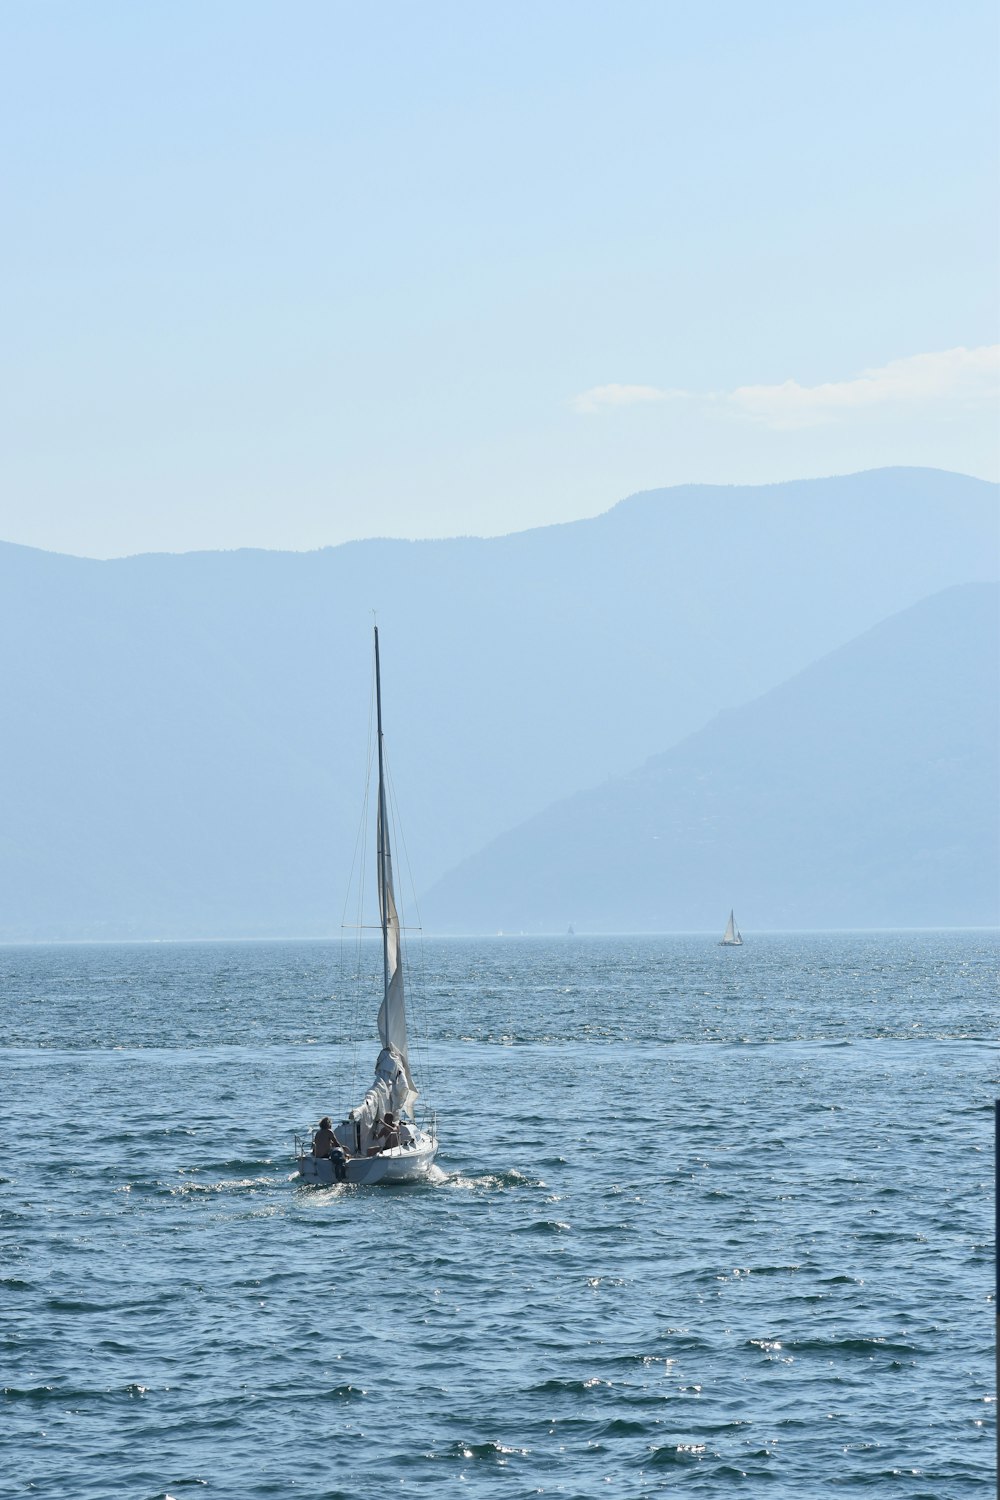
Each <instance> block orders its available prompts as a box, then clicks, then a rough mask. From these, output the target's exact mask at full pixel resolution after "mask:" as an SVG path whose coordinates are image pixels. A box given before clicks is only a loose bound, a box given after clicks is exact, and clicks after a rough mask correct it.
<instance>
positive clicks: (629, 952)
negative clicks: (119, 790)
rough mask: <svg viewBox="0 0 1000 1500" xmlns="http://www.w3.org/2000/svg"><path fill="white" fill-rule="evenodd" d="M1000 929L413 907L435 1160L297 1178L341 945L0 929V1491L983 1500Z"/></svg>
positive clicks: (84, 1499)
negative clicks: (799, 930)
mask: <svg viewBox="0 0 1000 1500" xmlns="http://www.w3.org/2000/svg"><path fill="white" fill-rule="evenodd" d="M373 951H374V950H373ZM997 956H998V954H997V940H996V938H995V937H993V936H987V935H984V934H864V935H854V936H847V935H822V936H813V937H810V936H798V937H788V938H782V937H766V938H765V937H762V938H758V939H756V940H752V941H748V942H747V944H746V946H745V947H744V948H743V949H739V950H733V951H730V950H725V949H722V948H719V947H717V946H716V945H715V944H714V943H713V942H712V941H711V940H709V939H695V938H672V939H652V938H643V939H587V938H572V937H567V938H564V939H561V940H541V939H537V940H509V939H495V940H491V941H471V940H470V941H465V942H433V941H429V942H427V943H426V944H425V945H424V948H423V953H422V956H421V955H419V954H418V955H417V960H416V964H415V967H416V969H418V970H419V971H420V977H421V980H422V983H421V987H420V988H421V993H420V997H419V1004H418V1005H417V1007H416V1019H417V1020H418V1021H420V1022H421V1023H422V1028H421V1029H422V1033H423V1038H424V1046H423V1047H422V1049H421V1050H420V1051H419V1052H418V1054H417V1056H418V1059H419V1061H418V1063H417V1070H418V1082H419V1083H420V1084H421V1086H422V1088H423V1092H424V1095H425V1097H426V1100H427V1102H428V1104H429V1105H432V1106H433V1107H435V1108H436V1109H437V1111H438V1115H439V1127H440V1134H441V1141H442V1147H441V1154H440V1159H439V1165H440V1180H439V1181H437V1182H435V1183H434V1184H431V1185H428V1186H426V1187H420V1188H403V1189H395V1190H391V1189H367V1190H366V1189H353V1188H344V1187H335V1188H329V1189H316V1188H312V1189H310V1188H304V1187H300V1186H298V1185H297V1183H296V1181H295V1179H294V1178H293V1176H292V1168H293V1163H292V1159H291V1147H292V1139H291V1134H292V1131H293V1129H294V1128H296V1127H303V1126H306V1125H308V1124H309V1123H310V1122H315V1120H316V1119H317V1117H318V1115H319V1114H320V1113H322V1112H325V1111H329V1112H331V1113H334V1112H335V1111H336V1110H338V1109H340V1108H342V1107H343V1106H344V1105H346V1104H348V1103H350V1102H351V1100H352V1097H353V1095H352V1089H354V1090H357V1088H358V1087H359V1085H362V1084H363V1083H365V1082H367V1076H368V1073H369V1071H370V1068H371V1065H372V1063H373V1062H374V1057H375V1052H376V1050H377V1049H376V1044H375V1040H374V1036H373V1026H372V1015H373V1009H372V1006H371V1003H370V1001H369V999H368V998H367V997H365V996H363V995H362V997H361V999H360V1000H359V999H358V997H357V995H356V994H355V993H354V991H353V989H352V988H351V987H350V986H349V985H347V983H346V982H345V980H344V977H343V975H344V972H345V966H344V965H343V963H342V959H341V955H340V951H339V948H338V945H336V944H329V945H324V944H319V943H317V944H308V943H298V944H295V943H284V944H241V945H223V944H205V945H177V946H174V945H152V946H148V947H146V946H107V947H94V946H88V947H61V948H6V949H0V997H2V999H0V1047H2V1050H0V1147H2V1159H0V1230H2V1239H0V1297H2V1307H3V1318H2V1323H0V1361H2V1363H0V1387H2V1400H0V1475H2V1476H3V1479H0V1490H2V1491H3V1493H4V1494H7V1493H9V1494H10V1495H12V1496H21V1495H25V1496H26V1495H34V1496H51V1497H58V1500H68V1497H72V1500H106V1497H119V1496H121V1497H129V1500H154V1497H157V1500H162V1497H163V1496H165V1495H168V1496H172V1497H174V1500H187V1497H193V1496H197V1495H201V1494H204V1495H206V1496H215V1497H226V1500H230V1497H231V1500H238V1497H239V1500H253V1497H264V1496H288V1495H302V1496H304V1497H308V1500H321V1497H322V1500H333V1497H350V1500H355V1497H359V1496H363V1495H367V1494H375V1493H386V1492H390V1493H395V1492H397V1491H398V1492H408V1493H414V1494H419V1493H423V1494H427V1495H433V1496H438V1495H445V1496H451V1495H462V1494H464V1495H468V1496H470V1497H473V1500H475V1497H486V1496H490V1497H494V1496H495V1497H498V1500H499V1497H503V1500H507V1497H511V1500H516V1497H520V1496H529V1495H539V1494H549V1495H559V1496H566V1497H580V1500H582V1497H588V1500H589V1497H591V1496H595V1497H596V1496H611V1497H622V1500H628V1497H633V1496H645V1495H659V1494H680V1493H688V1494H691V1495H712V1496H723V1495H728V1494H729V1492H730V1491H731V1490H734V1489H736V1490H738V1491H739V1492H740V1493H741V1494H746V1495H750V1496H754V1495H758V1494H759V1495H762V1496H763V1495H768V1496H773V1497H786V1496H787V1497H794V1500H811V1497H814V1496H818V1495H819V1494H820V1493H821V1489H820V1486H821V1485H822V1486H823V1487H824V1488H830V1489H833V1490H843V1491H860V1492H868V1493H870V1494H872V1495H878V1496H881V1495H898V1496H900V1497H907V1500H916V1497H927V1500H948V1497H952V1496H954V1497H965V1496H973V1495H975V1496H986V1495H989V1494H991V1493H993V1483H994V1478H993V1476H994V1463H993V1460H994V1451H995V1450H994V1442H995V1434H994V1426H993V1424H994V1422H995V1413H996V1406H995V1400H994V1381H993V1356H992V1338H993V1319H994V1309H993V1306H992V1302H991V1291H992V1287H993V1245H992V1173H993V1152H992V1100H993V1097H994V1095H995V1093H996V1092H997V1091H998V1080H997V1061H998V1054H997V1047H996V975H997ZM371 958H372V954H371V953H369V952H368V950H367V948H366V949H365V950H364V962H365V965H366V966H368V967H371V964H370V962H369V960H370V959H371ZM349 966H350V965H349V961H348V964H347V967H349ZM358 1031H360V1032H361V1033H362V1034H361V1037H360V1044H359V1042H358V1037H357V1035H356V1033H357V1032H358ZM5 1484H6V1485H7V1487H8V1488H7V1489H4V1485H5Z"/></svg>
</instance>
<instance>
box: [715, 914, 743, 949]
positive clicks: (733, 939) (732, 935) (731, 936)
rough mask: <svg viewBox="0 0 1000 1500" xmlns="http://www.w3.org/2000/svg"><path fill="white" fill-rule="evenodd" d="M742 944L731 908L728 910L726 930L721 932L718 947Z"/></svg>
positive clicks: (737, 946)
mask: <svg viewBox="0 0 1000 1500" xmlns="http://www.w3.org/2000/svg"><path fill="white" fill-rule="evenodd" d="M742 946H743V939H742V937H741V936H740V929H739V928H738V927H737V925H736V922H735V920H734V918H733V913H732V910H730V912H729V921H728V922H727V923H726V930H725V932H724V933H723V934H722V938H721V941H720V943H719V947H720V948H742Z"/></svg>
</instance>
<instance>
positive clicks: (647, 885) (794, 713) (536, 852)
mask: <svg viewBox="0 0 1000 1500" xmlns="http://www.w3.org/2000/svg"><path fill="white" fill-rule="evenodd" d="M422 905H423V908H424V916H425V920H426V921H428V922H429V924H430V925H431V926H432V927H433V928H435V929H440V930H449V929H451V928H457V929H459V930H463V929H465V930H470V929H471V930H479V931H483V930H487V931H492V930H496V929H498V928H500V929H503V930H505V931H514V932H517V931H521V930H524V931H529V932H530V931H549V932H558V931H564V930H565V929H566V927H567V924H568V923H570V922H572V923H574V924H575V926H576V930H577V931H578V932H579V931H649V930H653V931H664V930H682V931H683V930H694V931H697V930H705V929H706V928H707V929H709V930H714V929H717V930H718V931H719V932H720V933H721V931H722V928H723V926H724V924H725V919H726V916H727V914H728V911H729V908H730V906H731V905H735V907H736V911H737V917H738V919H739V921H740V924H741V926H742V928H743V931H744V933H747V932H752V931H753V929H754V928H755V927H758V928H772V929H773V928H779V929H781V928H784V929H794V928H817V927H819V928H831V927H894V926H904V927H919V926H962V925H971V926H975V925H982V926H991V925H996V924H998V923H1000V590H998V588H997V586H996V585H995V584H993V585H991V584H968V585H965V586H964V587H958V588H953V589H949V590H947V591H945V592H943V593H939V594H937V595H935V596H934V597H933V598H930V599H927V600H925V601H923V602H922V603H920V604H917V605H915V606H913V607H911V608H910V609H908V610H905V611H903V612H902V613H900V614H896V615H894V616H893V617H892V618H891V619H889V620H886V621H884V622H883V623H882V624H880V625H878V626H876V627H875V628H874V629H872V630H870V631H868V632H866V633H865V634H864V635H863V636H861V637H859V638H858V639H857V640H855V641H852V642H851V643H850V644H849V645H847V646H845V647H843V648H841V649H840V650H838V651H835V652H833V653H832V654H831V655H829V656H827V657H825V658H824V659H823V660H822V661H819V662H817V663H816V664H815V665H813V666H811V667H808V668H807V669H806V670H805V671H804V672H802V673H800V674H798V675H797V676H796V677H794V678H793V679H792V680H791V681H789V682H787V683H785V684H783V685H782V686H781V687H779V688H776V689H774V690H773V691H771V692H769V693H766V694H765V695H764V696H763V697H760V698H758V699H756V700H754V701H753V702H752V703H748V704H745V705H744V706H743V707H741V708H738V709H735V710H731V711H729V712H726V713H724V714H721V715H719V716H718V717H717V718H715V719H713V721H712V722H711V723H710V724H709V725H707V726H706V727H705V728H704V729H702V730H700V731H699V732H698V733H697V734H693V735H691V736H689V737H688V738H686V739H685V740H683V741H682V742H681V743H680V744H679V745H676V746H675V747H674V748H673V749H672V750H669V751H668V752H667V753H666V754H663V755H658V756H655V757H654V758H653V759H651V760H649V761H647V763H646V764H645V765H644V766H642V767H641V768H640V769H639V770H637V771H635V772H633V773H632V774H631V775H629V776H626V777H621V778H617V779H615V780H612V781H609V782H608V783H606V784H605V785H603V786H601V787H599V788H597V789H595V790H593V791H588V792H582V793H578V794H577V795H576V796H574V797H570V798H567V799H566V800H564V801H562V802H559V803H557V804H556V805H555V806H554V807H552V808H549V809H547V810H546V811H545V812H544V813H542V814H540V815H539V816H537V817H535V818H533V819H532V820H530V821H529V822H527V823H525V824H523V825H522V826H521V827H519V828H516V829H514V830H513V831H512V832H510V833H507V834H505V835H503V836H502V837H501V838H499V839H497V840H495V841H494V842H493V843H492V844H490V845H489V847H488V848H486V849H484V850H483V851H482V852H481V853H479V854H477V855H476V856H475V857H474V858H472V859H470V860H466V861H465V862H464V863H463V864H461V865H460V866H459V867H458V869H456V870H455V871H453V872H452V873H451V874H450V875H448V876H447V877H446V878H445V879H444V880H443V881H441V882H440V883H439V884H438V885H437V886H436V887H435V888H434V890H433V891H431V892H430V893H429V895H428V896H427V897H426V898H425V900H424V902H423V903H422Z"/></svg>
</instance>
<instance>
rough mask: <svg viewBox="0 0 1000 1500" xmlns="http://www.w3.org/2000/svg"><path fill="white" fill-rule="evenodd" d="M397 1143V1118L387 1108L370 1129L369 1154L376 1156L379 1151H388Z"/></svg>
mask: <svg viewBox="0 0 1000 1500" xmlns="http://www.w3.org/2000/svg"><path fill="white" fill-rule="evenodd" d="M398 1145H399V1119H398V1117H397V1116H396V1115H395V1114H394V1113H393V1111H392V1110H391V1109H387V1110H386V1112H385V1114H384V1115H383V1116H382V1118H381V1120H379V1122H378V1124H377V1125H376V1126H375V1129H374V1130H373V1131H372V1145H371V1146H369V1148H368V1155H369V1156H378V1154H379V1152H380V1151H390V1150H391V1149H392V1147H393V1146H398Z"/></svg>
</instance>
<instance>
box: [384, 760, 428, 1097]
mask: <svg viewBox="0 0 1000 1500" xmlns="http://www.w3.org/2000/svg"><path fill="white" fill-rule="evenodd" d="M383 759H384V761H385V779H386V788H387V790H388V793H389V814H390V817H391V820H392V833H393V837H395V836H396V835H397V834H398V835H399V847H400V848H402V851H403V861H404V864H405V866H406V877H407V879H408V881H409V887H410V892H411V895H412V897H413V905H414V907H415V908H416V909H417V921H418V923H419V921H420V910H419V903H418V901H417V892H416V885H415V883H414V880H413V869H412V867H411V865H410V857H409V853H408V852H407V847H406V838H405V835H404V833H403V825H402V819H401V818H400V816H399V806H398V804H397V801H396V788H395V784H394V782H393V779H392V768H391V767H390V765H389V760H388V756H387V755H384V756H383ZM401 873H402V872H401ZM416 931H417V932H420V933H421V934H422V932H423V929H422V927H420V926H418V927H417V928H416ZM402 947H403V938H402V932H401V933H400V948H402ZM420 953H421V972H420V975H419V976H418V974H417V973H416V971H415V970H411V973H412V977H413V979H414V980H416V981H417V983H415V984H414V985H412V986H411V989H410V1015H411V1017H412V1020H413V1032H414V1036H413V1044H414V1052H415V1053H416V1055H417V1060H418V1062H419V1064H420V1068H421V1071H422V1072H423V1075H424V1077H429V1071H428V1069H427V1052H426V1043H425V1036H424V1033H425V1026H424V1020H425V1017H424V994H423V981H424V978H425V975H426V968H425V964H424V946H423V940H422V938H421V942H420ZM402 958H403V961H404V963H405V964H406V966H407V968H409V967H410V945H409V943H407V944H406V950H405V952H404V953H403V954H402Z"/></svg>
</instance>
